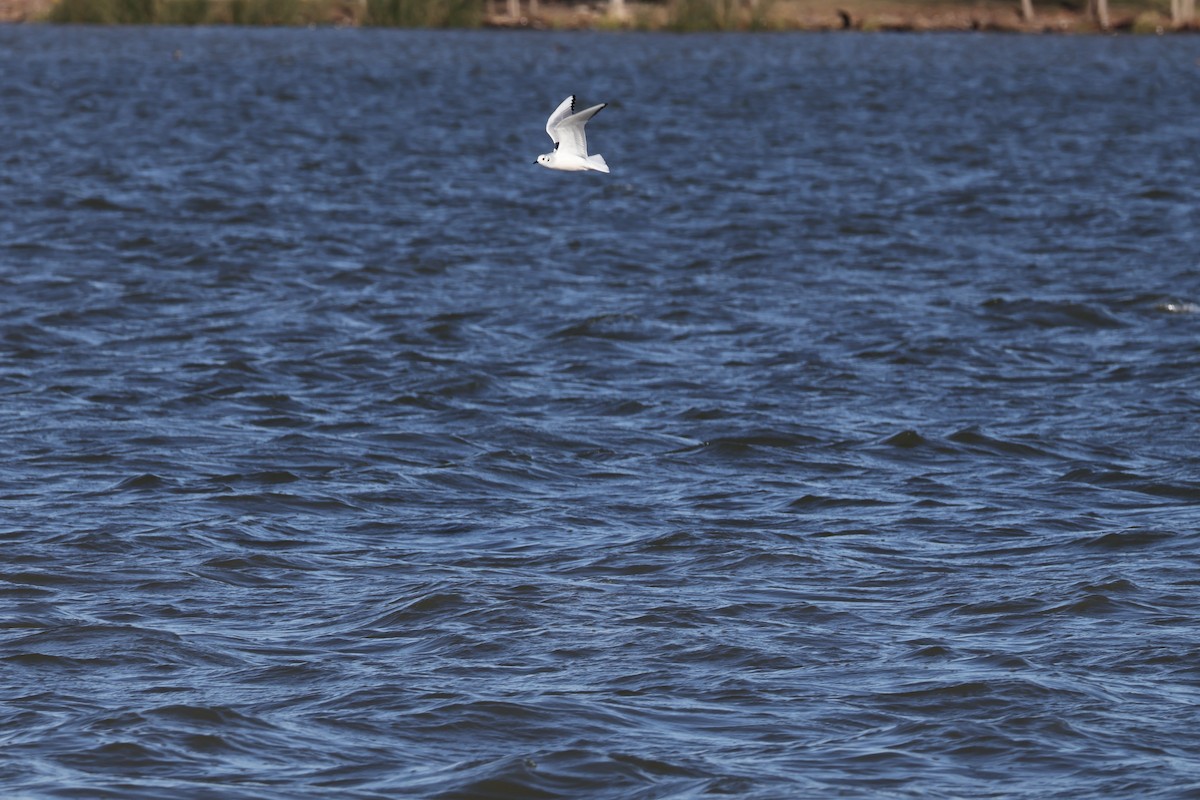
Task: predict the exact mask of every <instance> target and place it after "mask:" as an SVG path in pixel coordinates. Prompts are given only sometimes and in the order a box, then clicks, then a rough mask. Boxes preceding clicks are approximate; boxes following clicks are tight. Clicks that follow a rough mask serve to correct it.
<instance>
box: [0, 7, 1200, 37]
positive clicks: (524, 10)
mask: <svg viewBox="0 0 1200 800" xmlns="http://www.w3.org/2000/svg"><path fill="white" fill-rule="evenodd" d="M66 1H67V0H0V22H36V21H44V20H46V19H47V18H48V17H49V16H50V14H51V12H53V11H54V9H55V7H56V6H58V5H60V4H62V3H63V2H66ZM73 1H74V2H78V0H73ZM93 1H94V0H84V2H93ZM1193 1H1194V0H1193ZM99 2H101V3H104V2H109V3H112V2H114V0H99ZM115 2H118V3H119V2H121V0H115ZM185 2H191V3H192V5H193V7H195V6H196V4H197V3H201V4H203V6H204V7H205V8H206V9H207V11H206V12H205V13H204V14H203V15H201V16H199V17H193V18H191V19H190V20H189V21H193V22H195V21H199V22H202V23H215V24H220V23H228V22H237V21H239V17H238V16H237V15H236V13H231V12H230V9H232V8H236V7H237V4H239V3H240V4H242V6H252V5H254V4H255V3H262V4H265V3H271V0H145V3H150V4H151V5H152V4H155V3H157V6H154V7H156V8H158V9H160V17H159V19H158V20H149V21H164V20H165V21H172V20H173V19H174V18H173V17H172V16H171V10H172V9H173V8H174V7H175V6H176V5H178V4H181V3H185ZM434 2H436V0H434ZM479 2H480V3H481V4H482V10H483V14H482V16H480V17H478V20H479V23H480V24H482V25H484V26H487V27H497V28H505V27H509V28H517V27H520V28H536V29H555V30H571V29H610V30H622V29H631V30H712V29H728V30H739V29H740V30H815V31H823V30H843V29H850V30H864V31H971V30H983V31H1007V32H1014V33H1096V32H1101V28H1100V26H1099V24H1098V23H1097V22H1096V20H1095V18H1094V16H1093V15H1092V14H1091V13H1089V11H1088V8H1087V6H1086V5H1085V3H1087V2H1088V0H1066V1H1065V2H1064V0H1055V2H1053V3H1050V2H1046V0H1042V1H1041V2H1038V1H1037V0H1035V2H1034V3H1033V10H1034V16H1033V18H1031V19H1025V18H1024V17H1023V15H1022V13H1021V7H1020V0H961V1H958V2H955V1H954V0H915V1H914V2H905V0H666V1H665V2H657V3H645V2H634V1H633V0H627V1H626V2H623V3H622V2H620V0H616V2H606V0H592V1H591V2H575V1H574V0H572V1H570V2H555V0H479ZM1092 2H1094V0H1092ZM1172 2H1186V0H1110V4H1111V5H1110V18H1109V23H1110V24H1109V29H1110V30H1113V31H1125V32H1132V33H1143V34H1154V33H1167V32H1172V31H1180V30H1191V31H1196V30H1198V29H1200V28H1198V26H1197V24H1196V22H1194V21H1193V22H1190V23H1181V24H1176V23H1173V22H1172V6H1171V4H1172ZM145 3H143V5H144V4H145ZM368 4H369V0H274V6H275V7H286V8H289V9H290V12H289V13H290V14H291V16H290V17H287V18H280V19H275V20H270V19H268V20H267V21H270V22H275V23H277V24H278V23H282V24H330V25H363V24H369V23H370V21H371V20H370V16H369V11H368ZM162 10H165V12H166V13H162ZM92 21H94V20H92Z"/></svg>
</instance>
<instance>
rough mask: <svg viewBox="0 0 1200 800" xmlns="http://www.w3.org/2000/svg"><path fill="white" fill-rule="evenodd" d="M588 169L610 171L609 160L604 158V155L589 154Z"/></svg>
mask: <svg viewBox="0 0 1200 800" xmlns="http://www.w3.org/2000/svg"><path fill="white" fill-rule="evenodd" d="M587 160H588V169H594V170H596V172H608V162H606V161H605V160H604V156H602V155H600V154H599V153H597V154H596V155H592V156H588V158H587Z"/></svg>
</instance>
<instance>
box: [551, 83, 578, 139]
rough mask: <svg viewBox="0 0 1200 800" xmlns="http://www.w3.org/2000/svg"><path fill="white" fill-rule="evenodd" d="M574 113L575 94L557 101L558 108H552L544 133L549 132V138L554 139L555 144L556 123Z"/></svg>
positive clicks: (556, 135)
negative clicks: (552, 111) (559, 101)
mask: <svg viewBox="0 0 1200 800" xmlns="http://www.w3.org/2000/svg"><path fill="white" fill-rule="evenodd" d="M574 113H575V95H571V96H570V97H568V98H567V99H566V100H563V101H562V102H561V103H559V104H558V108H556V109H554V113H553V114H551V115H550V119H548V120H546V133H548V134H550V138H551V139H553V140H554V143H555V144H558V123H560V122H562V121H563V120H564V119H566V118H567V117H569V116H571V115H572V114H574ZM556 149H557V148H556Z"/></svg>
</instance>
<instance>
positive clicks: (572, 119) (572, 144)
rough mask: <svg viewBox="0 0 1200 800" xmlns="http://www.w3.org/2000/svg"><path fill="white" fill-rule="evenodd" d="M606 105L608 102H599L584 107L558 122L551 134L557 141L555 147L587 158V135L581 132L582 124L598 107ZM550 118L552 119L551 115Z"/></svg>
mask: <svg viewBox="0 0 1200 800" xmlns="http://www.w3.org/2000/svg"><path fill="white" fill-rule="evenodd" d="M606 105H608V103H601V104H600V105H598V106H592V107H591V108H585V109H584V110H583V111H580V112H579V113H578V114H572V115H571V116H569V117H567V118H566V119H564V120H562V121H561V122H559V123H558V125H557V127H555V129H554V133H553V134H551V136H552V138H553V139H554V141H556V142H558V143H559V144H558V147H557V148H555V149H556V150H558V151H559V152H560V153H569V154H571V155H576V156H579V157H580V158H587V157H588V152H587V137H586V136H584V134H583V126H584V125H586V124H587V121H588V120H589V119H591V118H592V117H594V116H596V114H597V113H598V112H599V111H600V109H602V108H604V107H605V106H606ZM561 108H562V106H559V109H560V110H561ZM554 113H556V114H557V113H558V112H557V111H556V112H554ZM551 119H553V117H552V118H551Z"/></svg>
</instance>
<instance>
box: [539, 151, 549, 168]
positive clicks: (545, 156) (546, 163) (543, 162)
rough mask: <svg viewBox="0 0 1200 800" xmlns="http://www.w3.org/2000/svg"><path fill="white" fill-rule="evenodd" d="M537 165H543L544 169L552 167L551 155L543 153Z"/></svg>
mask: <svg viewBox="0 0 1200 800" xmlns="http://www.w3.org/2000/svg"><path fill="white" fill-rule="evenodd" d="M537 163H538V164H541V165H542V166H543V167H548V166H550V153H543V154H542V155H540V156H538V157H537Z"/></svg>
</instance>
